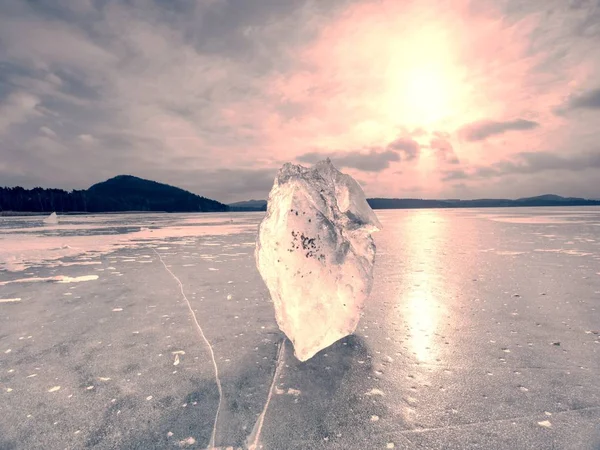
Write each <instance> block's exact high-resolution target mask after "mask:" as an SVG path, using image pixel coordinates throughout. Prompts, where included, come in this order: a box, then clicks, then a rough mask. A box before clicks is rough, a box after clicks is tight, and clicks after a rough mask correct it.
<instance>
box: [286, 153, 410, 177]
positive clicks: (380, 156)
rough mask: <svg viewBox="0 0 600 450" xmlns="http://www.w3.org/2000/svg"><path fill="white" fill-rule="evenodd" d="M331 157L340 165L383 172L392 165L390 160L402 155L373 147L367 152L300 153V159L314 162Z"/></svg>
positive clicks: (366, 170) (335, 163)
mask: <svg viewBox="0 0 600 450" xmlns="http://www.w3.org/2000/svg"><path fill="white" fill-rule="evenodd" d="M326 158H330V159H331V161H332V162H333V164H334V165H336V166H338V167H350V168H352V169H358V170H362V171H363V172H381V171H383V170H385V169H387V168H388V167H390V162H392V161H400V155H398V153H397V152H395V151H391V150H385V151H378V150H376V149H371V150H369V151H368V152H366V153H363V152H360V151H351V152H335V153H320V152H309V153H305V154H303V155H300V156H299V157H298V158H297V159H298V161H301V162H305V163H311V164H314V163H316V162H318V161H321V160H323V159H326Z"/></svg>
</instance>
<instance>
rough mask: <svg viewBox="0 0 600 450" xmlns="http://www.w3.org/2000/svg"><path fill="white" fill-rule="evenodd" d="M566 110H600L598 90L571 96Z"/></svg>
mask: <svg viewBox="0 0 600 450" xmlns="http://www.w3.org/2000/svg"><path fill="white" fill-rule="evenodd" d="M567 109H600V88H598V89H593V90H590V91H587V92H584V93H583V94H580V95H576V96H572V97H571V98H570V99H569V101H568V102H567Z"/></svg>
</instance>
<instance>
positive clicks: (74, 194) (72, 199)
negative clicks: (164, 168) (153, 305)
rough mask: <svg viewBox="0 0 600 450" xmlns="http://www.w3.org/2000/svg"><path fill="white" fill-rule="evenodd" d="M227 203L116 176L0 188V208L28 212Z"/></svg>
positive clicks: (204, 208) (201, 207) (200, 207)
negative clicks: (83, 186) (85, 185)
mask: <svg viewBox="0 0 600 450" xmlns="http://www.w3.org/2000/svg"><path fill="white" fill-rule="evenodd" d="M228 209H229V208H228V207H227V205H224V204H223V203H219V202H217V201H215V200H211V199H208V198H205V197H200V196H199V195H196V194H193V193H191V192H188V191H185V190H183V189H180V188H177V187H173V186H169V185H168V184H163V183H157V182H156V181H150V180H144V179H142V178H138V177H134V176H132V175H119V176H117V177H114V178H111V179H109V180H106V181H103V182H101V183H97V184H94V185H93V186H92V187H90V188H89V189H87V190H80V191H77V190H75V191H71V192H67V191H64V190H62V189H43V188H39V187H38V188H34V189H23V188H22V187H18V186H17V187H14V188H0V211H28V212H45V213H49V212H53V211H57V212H119V211H121V212H124V211H165V212H216V211H228Z"/></svg>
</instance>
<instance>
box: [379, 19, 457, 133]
mask: <svg viewBox="0 0 600 450" xmlns="http://www.w3.org/2000/svg"><path fill="white" fill-rule="evenodd" d="M403 38H404V39H405V40H403V42H401V43H399V44H398V45H397V46H396V48H395V49H394V51H393V52H392V53H390V54H388V61H389V62H388V64H387V70H386V71H385V77H384V83H383V86H382V97H383V98H384V105H385V108H386V110H387V113H388V114H389V115H390V116H393V117H395V118H396V120H399V121H401V122H402V123H404V124H411V125H413V126H418V127H426V128H435V127H436V126H440V125H441V124H442V123H443V122H444V121H446V120H447V119H449V118H452V117H453V116H456V114H457V113H458V112H459V110H461V109H462V108H463V107H464V105H465V103H466V101H467V100H468V99H467V97H468V96H467V91H466V89H465V84H464V82H463V79H464V77H463V74H462V71H461V68H460V65H459V64H458V63H457V61H456V60H455V59H454V57H453V56H454V55H453V54H454V51H453V48H452V45H451V42H449V40H448V39H447V37H446V36H444V34H442V33H440V31H439V30H435V29H434V30H432V29H423V30H418V31H413V32H412V33H411V34H410V35H409V36H403Z"/></svg>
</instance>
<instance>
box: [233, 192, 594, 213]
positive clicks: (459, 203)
mask: <svg viewBox="0 0 600 450" xmlns="http://www.w3.org/2000/svg"><path fill="white" fill-rule="evenodd" d="M367 202H368V203H369V205H370V206H371V208H373V209H416V208H502V207H517V206H586V205H600V200H589V199H585V198H577V197H561V196H560V195H554V194H545V195H538V196H537V197H525V198H519V199H517V200H510V199H502V198H480V199H476V200H458V199H446V200H426V199H419V198H369V199H367ZM229 207H230V208H231V210H232V211H266V209H267V201H266V200H249V201H246V202H237V203H231V204H230V205H229Z"/></svg>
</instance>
